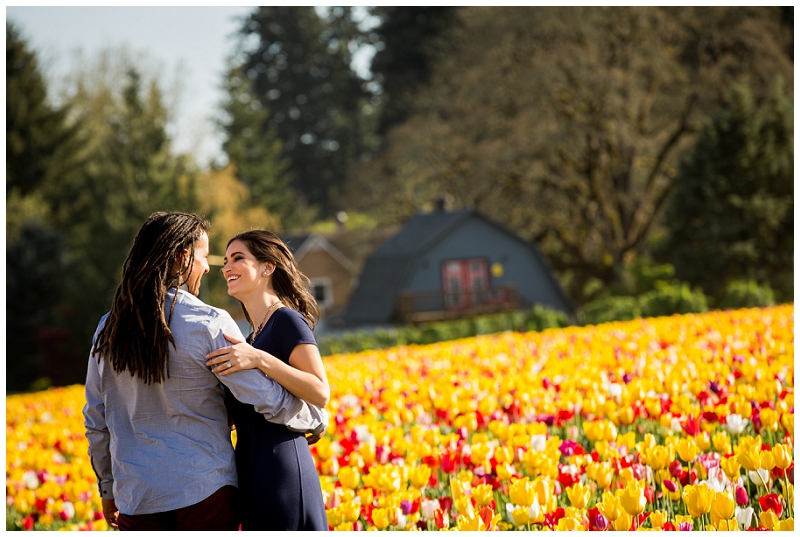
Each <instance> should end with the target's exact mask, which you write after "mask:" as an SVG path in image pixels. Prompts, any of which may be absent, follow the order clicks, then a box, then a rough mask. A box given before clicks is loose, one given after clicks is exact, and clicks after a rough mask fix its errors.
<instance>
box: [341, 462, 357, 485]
mask: <svg viewBox="0 0 800 537" xmlns="http://www.w3.org/2000/svg"><path fill="white" fill-rule="evenodd" d="M360 481H361V474H359V472H358V469H356V468H354V467H352V466H345V467H343V468H340V469H339V483H340V484H341V485H342V487H344V488H346V489H352V490H355V489H356V487H358V483H359V482H360Z"/></svg>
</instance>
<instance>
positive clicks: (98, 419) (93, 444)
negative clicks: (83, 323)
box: [83, 317, 114, 500]
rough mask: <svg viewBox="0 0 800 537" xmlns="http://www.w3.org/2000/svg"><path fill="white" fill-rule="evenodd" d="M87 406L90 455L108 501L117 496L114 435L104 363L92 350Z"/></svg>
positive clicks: (84, 413) (86, 424) (85, 412)
mask: <svg viewBox="0 0 800 537" xmlns="http://www.w3.org/2000/svg"><path fill="white" fill-rule="evenodd" d="M104 321H105V317H104V318H103V319H102V320H101V321H100V326H98V329H97V332H99V330H100V327H101V326H102V325H103V322H104ZM97 332H95V335H94V338H93V340H92V351H94V340H96V339H97ZM85 393H86V406H84V407H83V417H84V425H85V427H86V439H87V440H89V458H90V460H91V463H92V469H93V470H94V473H95V475H96V476H97V485H98V488H99V489H100V497H101V498H102V499H104V500H109V499H114V475H113V474H112V471H111V449H110V444H111V434H110V433H109V431H108V425H107V424H106V406H105V401H104V399H103V393H102V385H101V381H100V365H99V364H98V360H97V356H92V354H91V352H90V353H89V366H88V368H87V372H86V391H85Z"/></svg>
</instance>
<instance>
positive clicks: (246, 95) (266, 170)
mask: <svg viewBox="0 0 800 537" xmlns="http://www.w3.org/2000/svg"><path fill="white" fill-rule="evenodd" d="M224 87H225V92H226V94H227V95H226V98H225V102H224V103H223V110H224V113H225V115H224V117H223V118H222V119H221V120H220V127H222V129H223V131H224V133H225V136H226V139H225V141H224V142H223V144H222V149H223V150H224V151H225V154H226V155H228V160H229V162H230V163H231V164H233V166H234V168H235V175H236V177H237V178H238V179H239V181H240V182H241V183H242V184H244V185H245V186H246V187H247V188H248V190H249V192H250V204H251V205H252V206H254V207H256V206H260V207H263V208H265V209H266V210H267V211H269V212H270V213H272V214H274V215H278V216H279V217H280V218H281V220H282V221H291V218H292V214H293V213H294V211H295V209H296V200H295V198H296V196H295V195H294V193H293V191H292V190H291V189H290V188H289V175H288V174H287V169H288V167H289V161H288V160H287V159H286V158H285V157H284V155H283V148H282V143H281V141H280V140H279V139H278V138H277V137H276V135H275V131H274V130H272V129H267V120H268V118H269V111H268V110H267V108H266V107H265V106H263V105H262V103H261V101H260V100H259V98H258V97H257V96H256V95H254V93H253V91H252V87H251V81H250V79H249V78H248V77H247V75H246V74H244V73H243V72H242V69H241V67H235V66H234V67H231V68H230V69H229V72H228V76H227V77H226V79H225V82H224Z"/></svg>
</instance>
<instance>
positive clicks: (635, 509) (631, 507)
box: [619, 481, 647, 516]
mask: <svg viewBox="0 0 800 537" xmlns="http://www.w3.org/2000/svg"><path fill="white" fill-rule="evenodd" d="M619 501H620V504H621V505H622V508H623V509H625V511H626V512H627V513H628V514H629V515H631V516H636V515H639V514H641V513H643V512H644V508H645V507H646V506H647V499H646V498H645V497H644V483H643V482H636V481H634V482H632V483H631V484H629V485H628V486H627V487H625V489H623V491H622V495H621V496H620V499H619Z"/></svg>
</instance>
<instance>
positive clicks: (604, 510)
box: [595, 493, 624, 522]
mask: <svg viewBox="0 0 800 537" xmlns="http://www.w3.org/2000/svg"><path fill="white" fill-rule="evenodd" d="M595 507H597V510H598V511H600V514H602V515H603V516H604V517H606V518H607V519H608V520H609V521H611V522H613V521H615V520H616V519H617V518H618V517H619V516H620V514H621V513H623V512H624V509H623V508H622V505H620V503H619V498H617V497H616V496H614V495H613V494H610V493H609V495H608V496H606V494H603V500H602V501H601V502H599V503H598V504H597V505H595Z"/></svg>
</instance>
